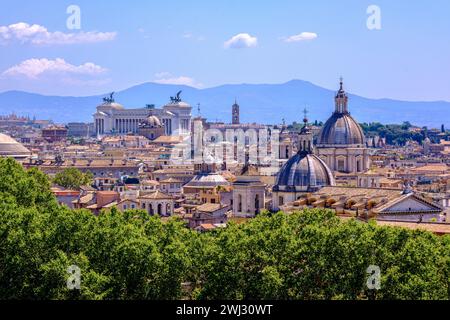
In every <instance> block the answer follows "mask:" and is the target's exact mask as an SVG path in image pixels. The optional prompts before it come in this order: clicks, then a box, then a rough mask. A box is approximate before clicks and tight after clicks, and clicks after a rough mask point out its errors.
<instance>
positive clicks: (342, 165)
mask: <svg viewBox="0 0 450 320" xmlns="http://www.w3.org/2000/svg"><path fill="white" fill-rule="evenodd" d="M337 167H338V171H345V161H344V160H342V159H339V160H338V165H337Z"/></svg>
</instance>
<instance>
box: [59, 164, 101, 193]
mask: <svg viewBox="0 0 450 320" xmlns="http://www.w3.org/2000/svg"><path fill="white" fill-rule="evenodd" d="M93 178H94V176H93V175H92V173H91V172H90V171H87V172H86V173H83V172H81V171H80V170H78V169H76V168H67V169H64V170H63V171H61V172H58V173H57V174H56V175H55V178H54V179H53V183H55V184H57V185H58V186H60V187H63V188H66V189H73V190H78V189H80V187H81V186H85V185H89V184H91V183H92V180H93Z"/></svg>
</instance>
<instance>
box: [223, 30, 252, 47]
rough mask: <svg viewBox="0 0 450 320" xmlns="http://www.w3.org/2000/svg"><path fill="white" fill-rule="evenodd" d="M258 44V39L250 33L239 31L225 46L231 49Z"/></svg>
mask: <svg viewBox="0 0 450 320" xmlns="http://www.w3.org/2000/svg"><path fill="white" fill-rule="evenodd" d="M257 45H258V39H257V38H256V37H252V36H251V35H249V34H248V33H239V34H237V35H235V36H233V37H232V38H231V39H229V40H227V41H225V43H224V47H225V48H227V49H228V48H231V49H241V48H251V47H256V46H257Z"/></svg>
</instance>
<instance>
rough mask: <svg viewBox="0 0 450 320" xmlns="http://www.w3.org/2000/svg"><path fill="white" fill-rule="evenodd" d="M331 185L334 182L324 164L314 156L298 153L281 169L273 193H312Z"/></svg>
mask: <svg viewBox="0 0 450 320" xmlns="http://www.w3.org/2000/svg"><path fill="white" fill-rule="evenodd" d="M333 185H335V180H334V177H333V174H332V172H331V170H330V169H329V168H328V166H327V165H326V163H325V162H324V161H323V160H322V159H320V158H319V157H318V156H316V155H313V154H309V153H304V152H300V153H297V154H296V155H295V156H293V157H292V158H290V159H289V160H288V161H287V162H286V163H285V164H284V166H283V167H282V168H281V170H280V172H279V173H278V176H277V180H276V183H275V186H274V187H273V191H287V192H314V191H317V190H319V189H320V188H322V187H325V186H333Z"/></svg>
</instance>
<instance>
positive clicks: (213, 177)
mask: <svg viewBox="0 0 450 320" xmlns="http://www.w3.org/2000/svg"><path fill="white" fill-rule="evenodd" d="M228 185H230V183H229V182H228V181H227V180H226V179H225V178H224V177H223V176H222V175H220V174H218V173H206V174H199V175H196V176H194V178H192V180H191V181H189V182H188V183H187V184H186V185H185V187H193V188H211V187H218V186H228Z"/></svg>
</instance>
